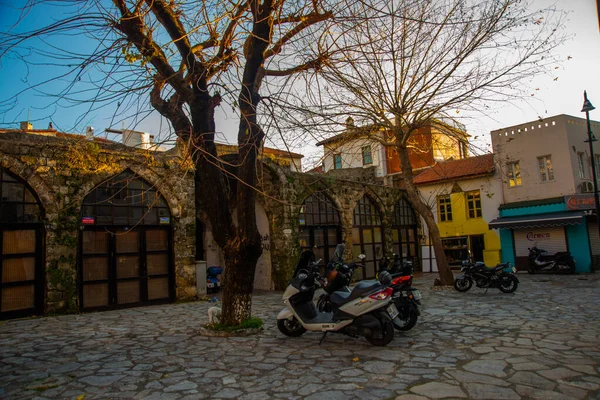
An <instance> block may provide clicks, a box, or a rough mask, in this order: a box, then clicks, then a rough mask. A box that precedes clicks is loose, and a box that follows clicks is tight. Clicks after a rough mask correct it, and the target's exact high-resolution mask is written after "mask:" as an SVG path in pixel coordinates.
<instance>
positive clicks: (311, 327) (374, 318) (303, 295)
mask: <svg viewBox="0 0 600 400" xmlns="http://www.w3.org/2000/svg"><path fill="white" fill-rule="evenodd" d="M361 256H362V257H361ZM361 256H359V258H361V259H364V255H362V254H361ZM313 257H314V254H313V253H312V252H311V251H305V252H304V253H302V256H301V257H300V262H299V263H298V266H297V267H296V270H295V273H294V277H293V278H292V280H291V282H290V284H289V286H288V287H287V288H286V290H285V292H284V293H283V302H284V304H285V305H286V307H284V309H283V310H281V312H280V313H279V315H277V327H278V328H279V331H280V332H281V333H283V334H284V335H287V336H291V337H298V336H301V335H303V334H304V333H305V332H306V331H313V332H323V333H324V334H323V337H322V338H321V342H322V341H323V340H324V339H325V336H326V335H327V333H328V332H335V333H343V334H346V335H349V336H352V337H358V336H364V337H365V338H366V339H367V341H368V342H369V343H371V344H373V345H375V346H385V345H387V344H388V343H389V342H391V341H392V339H393V338H394V327H393V324H392V320H393V319H394V318H395V317H396V316H397V315H398V309H397V308H396V306H395V305H394V303H393V302H392V293H393V290H392V288H390V287H388V286H386V285H389V284H390V283H391V275H390V274H389V273H388V272H384V273H383V274H380V276H379V281H361V282H359V283H357V284H356V286H354V288H353V289H352V291H351V292H347V291H338V292H334V293H332V294H331V296H330V300H331V305H332V312H320V311H319V310H318V309H317V307H316V306H315V303H314V302H313V297H314V294H315V291H316V289H317V288H318V287H321V277H320V275H319V267H318V264H319V262H320V261H317V262H314V263H309V261H310V260H311V259H312V258H313Z"/></svg>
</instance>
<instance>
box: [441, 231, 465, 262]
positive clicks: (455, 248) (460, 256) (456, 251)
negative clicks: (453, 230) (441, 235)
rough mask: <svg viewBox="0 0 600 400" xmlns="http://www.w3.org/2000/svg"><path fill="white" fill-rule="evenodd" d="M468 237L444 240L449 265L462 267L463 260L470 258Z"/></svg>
mask: <svg viewBox="0 0 600 400" xmlns="http://www.w3.org/2000/svg"><path fill="white" fill-rule="evenodd" d="M467 239H468V238H467V237H457V238H451V239H442V244H443V245H444V254H445V255H446V261H448V264H449V265H460V264H461V263H462V261H463V260H466V259H468V258H469V248H468V242H467Z"/></svg>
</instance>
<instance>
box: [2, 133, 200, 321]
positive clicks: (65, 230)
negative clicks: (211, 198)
mask: <svg viewBox="0 0 600 400" xmlns="http://www.w3.org/2000/svg"><path fill="white" fill-rule="evenodd" d="M59 135H60V134H59ZM62 136H63V137H55V136H42V135H35V134H27V133H22V132H5V133H0V166H2V167H3V168H5V169H7V170H8V171H10V172H12V173H14V174H15V175H17V176H19V177H20V178H21V179H23V180H25V181H26V182H27V183H28V184H29V185H30V186H31V187H32V189H33V191H34V192H35V194H36V195H37V196H38V197H39V200H40V203H41V206H42V208H43V210H44V221H43V222H44V225H45V228H46V253H45V264H46V307H45V311H46V312H47V313H48V312H50V313H52V312H71V311H76V310H77V309H78V305H77V288H76V274H77V262H76V260H77V239H78V228H79V221H80V218H81V203H82V201H83V198H84V197H85V196H86V195H87V194H88V193H89V192H90V191H91V190H92V189H93V188H94V187H95V186H96V185H97V184H99V183H101V182H102V181H104V180H105V179H108V178H110V177H112V176H115V175H117V174H119V173H121V172H123V171H124V170H126V169H130V170H132V171H133V172H134V173H136V174H137V175H138V176H140V177H141V178H143V179H145V180H146V181H147V182H148V183H150V184H153V185H155V186H156V188H157V189H158V190H159V191H160V192H161V194H162V195H163V196H164V197H165V199H166V201H167V203H168V205H169V208H170V211H171V224H172V226H173V229H174V238H173V239H174V253H175V266H176V271H175V272H176V287H177V297H178V298H185V297H191V296H194V295H195V286H196V283H195V282H196V281H195V270H194V265H195V261H194V253H195V217H194V207H193V193H194V192H193V187H192V184H193V180H192V179H191V174H189V172H188V170H187V169H186V168H182V166H181V165H180V164H179V159H178V158H175V157H169V156H167V155H165V154H161V153H151V152H148V151H143V150H136V149H132V148H129V147H126V146H123V145H120V144H116V143H112V144H111V143H102V142H96V141H89V140H85V138H84V137H80V136H77V135H62Z"/></svg>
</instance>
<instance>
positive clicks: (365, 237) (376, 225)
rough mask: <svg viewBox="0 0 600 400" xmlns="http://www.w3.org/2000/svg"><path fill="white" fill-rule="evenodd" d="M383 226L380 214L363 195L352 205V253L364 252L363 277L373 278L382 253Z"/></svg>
mask: <svg viewBox="0 0 600 400" xmlns="http://www.w3.org/2000/svg"><path fill="white" fill-rule="evenodd" d="M383 252H384V249H383V226H382V224H381V214H380V213H379V209H378V208H377V206H375V204H374V203H373V201H372V200H371V199H370V198H369V197H368V196H367V195H365V196H363V197H362V198H361V199H360V200H359V201H358V204H356V207H354V225H353V227H352V254H353V256H354V257H355V258H356V257H357V256H358V255H359V254H361V253H362V254H365V255H366V256H367V257H366V258H365V260H364V264H365V268H363V279H371V278H375V273H376V271H377V261H378V260H379V258H381V256H382V255H383Z"/></svg>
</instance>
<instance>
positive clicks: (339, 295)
mask: <svg viewBox="0 0 600 400" xmlns="http://www.w3.org/2000/svg"><path fill="white" fill-rule="evenodd" d="M348 297H350V292H333V293H332V294H331V295H330V296H329V301H330V302H331V304H333V305H334V306H336V307H339V306H341V305H342V304H344V303H345V302H346V300H347V299H348Z"/></svg>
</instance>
